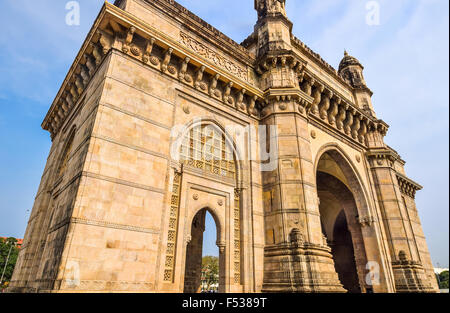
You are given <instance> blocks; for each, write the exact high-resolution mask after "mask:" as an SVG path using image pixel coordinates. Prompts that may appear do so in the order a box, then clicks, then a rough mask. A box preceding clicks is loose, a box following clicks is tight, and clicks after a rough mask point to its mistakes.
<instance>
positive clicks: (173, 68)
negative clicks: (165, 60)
mask: <svg viewBox="0 0 450 313" xmlns="http://www.w3.org/2000/svg"><path fill="white" fill-rule="evenodd" d="M167 70H168V71H169V73H170V74H172V75H175V74H176V73H177V69H176V68H175V66H172V65H169V66H168V67H167Z"/></svg>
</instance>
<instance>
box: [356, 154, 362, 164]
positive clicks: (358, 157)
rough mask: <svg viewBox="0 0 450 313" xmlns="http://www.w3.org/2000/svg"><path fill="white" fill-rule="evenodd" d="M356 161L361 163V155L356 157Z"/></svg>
mask: <svg viewBox="0 0 450 313" xmlns="http://www.w3.org/2000/svg"><path fill="white" fill-rule="evenodd" d="M356 161H357V162H358V163H359V162H361V157H360V156H359V155H357V156H356Z"/></svg>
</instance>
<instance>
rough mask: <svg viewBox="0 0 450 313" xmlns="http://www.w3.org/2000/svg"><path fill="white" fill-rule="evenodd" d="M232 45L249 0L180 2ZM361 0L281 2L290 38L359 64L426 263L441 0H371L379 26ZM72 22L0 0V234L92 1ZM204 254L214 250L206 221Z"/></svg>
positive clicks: (441, 111)
mask: <svg viewBox="0 0 450 313" xmlns="http://www.w3.org/2000/svg"><path fill="white" fill-rule="evenodd" d="M179 2H180V3H181V4H182V5H184V6H186V7H187V8H188V9H190V10H191V11H193V12H194V13H196V14H197V15H198V16H200V17H202V18H203V19H205V20H206V21H207V22H209V23H210V24H212V25H213V26H215V27H217V28H218V29H220V30H221V31H223V32H224V33H225V34H226V35H228V36H229V37H231V38H232V39H234V40H235V41H237V42H241V41H242V40H243V39H245V38H246V37H247V36H248V35H249V34H250V33H251V32H252V30H253V26H254V23H255V22H256V13H255V11H254V10H253V0H239V1H237V0H214V1H204V0H180V1H179ZM367 2H369V1H363V0H340V1H337V0H320V1H317V0H287V5H286V6H287V13H288V16H289V18H290V19H291V21H292V22H293V23H294V29H293V31H294V34H295V35H296V36H297V37H298V38H300V39H301V40H302V41H303V42H305V43H306V44H307V45H308V46H310V47H311V48H312V49H313V50H315V51H316V52H318V53H320V54H321V56H322V57H323V59H325V60H326V61H327V62H328V63H329V64H331V65H332V66H334V67H335V68H337V66H338V64H339V61H340V60H341V58H342V56H343V51H344V49H347V50H348V51H349V53H350V54H352V55H353V56H355V57H357V58H358V59H359V60H360V61H361V62H362V64H363V65H364V66H365V72H364V73H365V78H366V81H367V83H368V85H369V87H370V88H371V89H372V91H374V93H375V94H374V97H373V103H374V107H375V111H376V112H377V115H378V117H379V118H382V119H383V120H385V121H386V122H387V123H388V124H390V125H391V128H390V131H389V133H388V136H387V138H386V142H387V143H388V144H389V145H390V146H392V147H393V148H394V149H396V150H397V151H398V152H399V153H400V155H402V156H403V158H404V159H405V160H406V161H407V164H406V171H407V174H408V175H409V176H410V177H411V178H412V179H414V180H416V181H417V182H419V183H420V184H422V185H423V186H424V187H425V188H424V190H423V191H421V192H419V193H418V194H417V198H416V200H417V206H418V208H419V215H420V218H421V221H422V224H423V228H424V232H425V236H426V237H427V242H428V245H429V248H430V250H431V255H432V258H433V263H434V264H435V265H437V263H439V265H440V266H448V259H449V257H448V256H449V252H448V247H449V242H448V238H449V214H448V213H449V193H448V187H449V186H448V182H449V177H448V173H449V158H448V151H449V149H448V148H449V147H448V139H449V138H448V137H449V136H448V135H449V131H448V126H449V120H448V113H449V89H448V84H449V63H448V56H449V42H448V37H449V33H448V27H449V16H448V12H449V1H448V0H390V1H387V0H379V1H377V2H378V3H379V5H380V25H378V26H369V25H367V24H366V14H367V10H366V8H365V5H366V3H367ZM79 3H80V8H81V23H80V26H67V25H66V23H65V15H66V13H67V11H66V10H65V5H66V1H61V0H58V1H54V0H40V1H32V0H4V1H2V10H1V11H0V26H1V29H2V30H3V32H2V35H1V36H0V73H1V74H0V147H1V153H0V173H1V175H0V236H2V235H4V236H16V237H22V236H23V234H24V232H25V228H26V224H27V220H28V216H29V213H30V210H31V208H32V205H33V200H34V197H35V194H36V191H37V188H38V186H39V181H40V178H41V175H42V171H43V169H44V166H45V162H46V157H47V154H48V152H49V149H50V145H51V141H50V136H49V134H48V133H47V132H45V131H43V130H42V129H41V128H40V125H41V122H42V120H43V118H44V116H45V114H46V112H47V110H48V108H49V106H50V104H51V102H52V100H53V98H54V96H55V95H56V93H57V91H58V88H59V87H60V84H61V83H62V81H63V79H64V77H65V75H66V73H67V71H68V69H69V67H70V65H71V63H72V61H73V59H74V57H75V55H76V54H77V52H78V49H79V48H80V46H81V44H82V42H83V40H84V38H85V35H86V34H87V32H88V31H89V29H90V27H91V25H92V22H93V21H94V19H95V17H96V16H97V13H98V11H99V9H100V7H101V6H102V4H103V1H102V0H80V1H79ZM208 221H209V222H208V223H207V224H208V225H209V226H208V227H207V231H206V233H205V234H206V237H205V240H206V247H205V253H206V254H217V252H216V251H217V248H216V247H215V229H214V226H213V224H214V223H213V221H212V219H208Z"/></svg>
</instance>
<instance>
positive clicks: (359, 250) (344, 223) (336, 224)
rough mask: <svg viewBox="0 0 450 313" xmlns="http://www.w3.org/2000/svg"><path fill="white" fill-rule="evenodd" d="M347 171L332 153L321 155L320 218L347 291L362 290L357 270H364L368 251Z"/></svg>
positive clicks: (360, 278)
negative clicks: (364, 245) (363, 239)
mask: <svg viewBox="0 0 450 313" xmlns="http://www.w3.org/2000/svg"><path fill="white" fill-rule="evenodd" d="M344 172H345V171H344V170H343V169H342V168H341V167H340V166H339V165H338V163H337V162H336V161H335V160H334V158H333V157H332V155H330V154H327V153H325V154H324V155H323V156H322V158H321V160H320V162H319V165H318V171H317V192H318V196H319V200H320V204H319V211H320V220H321V224H322V232H323V235H324V236H325V237H326V239H327V244H328V246H329V247H330V248H331V250H332V254H333V260H334V265H335V269H336V272H337V274H338V276H339V280H340V281H341V283H342V285H343V286H344V288H345V289H346V290H347V291H348V292H350V293H360V292H362V288H361V286H363V287H364V284H363V283H362V279H363V278H362V277H360V276H361V275H358V272H361V273H362V272H363V267H364V264H365V253H364V248H363V246H362V245H361V244H362V237H361V230H360V228H359V226H358V223H357V219H358V210H357V205H356V201H355V197H354V194H353V192H352V191H351V187H350V186H349V183H348V181H349V180H348V178H347V176H346V175H345V174H344ZM358 267H359V271H358Z"/></svg>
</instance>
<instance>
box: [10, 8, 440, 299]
mask: <svg viewBox="0 0 450 313" xmlns="http://www.w3.org/2000/svg"><path fill="white" fill-rule="evenodd" d="M255 9H256V11H257V13H258V20H257V23H256V26H255V30H254V32H253V34H251V35H250V36H249V37H248V38H247V39H246V40H245V41H244V42H243V43H242V44H237V43H235V42H234V41H232V40H231V39H229V38H228V37H226V36H225V35H223V34H222V33H221V32H220V31H218V30H217V29H215V28H213V27H212V26H211V25H209V24H207V23H206V22H204V21H203V20H201V19H200V18H199V17H197V16H195V15H194V14H192V13H191V12H189V11H188V10H187V9H185V8H184V7H182V6H180V5H179V4H177V3H176V2H174V1H172V0H152V1H150V0H117V1H116V2H115V4H114V5H112V4H109V3H108V2H105V4H104V6H103V8H102V10H101V12H100V14H99V16H98V18H97V20H96V21H95V23H94V25H93V27H92V29H91V31H90V32H89V34H88V36H87V38H86V41H85V42H84V44H83V46H82V47H81V50H80V52H79V53H78V55H77V57H76V59H75V61H74V63H73V65H72V67H71V68H70V70H69V73H68V75H67V77H66V79H65V80H64V82H63V84H62V86H61V88H60V90H59V92H58V94H57V96H56V98H55V100H54V102H53V104H52V106H51V107H50V110H49V112H48V114H47V116H46V117H45V119H44V122H43V124H42V126H43V128H44V129H45V130H48V131H49V132H50V134H51V138H52V141H53V145H52V148H51V150H50V154H49V157H48V161H47V165H46V168H45V170H44V174H43V176H42V181H41V185H40V187H39V191H38V194H37V196H36V199H35V203H34V207H33V211H32V214H31V216H30V220H29V223H28V227H27V231H26V235H25V241H24V244H23V246H22V249H21V251H20V255H19V259H18V263H17V266H16V270H15V272H14V276H13V279H12V282H11V285H10V286H11V287H10V290H11V291H22V292H36V291H37V292H88V291H89V292H92V291H94V292H97V291H99V292H110V291H116V292H183V291H186V292H195V291H198V288H199V286H200V285H199V283H200V270H199V269H200V262H201V251H202V249H201V247H202V243H203V237H202V235H203V231H204V223H205V214H206V211H209V212H210V213H211V214H212V215H213V217H214V220H215V223H216V227H217V245H218V247H219V251H220V257H219V260H220V261H219V267H220V275H219V276H220V277H219V278H220V284H219V285H220V287H219V288H220V291H222V292H261V291H265V292H346V291H348V292H435V291H437V285H436V280H435V278H434V272H433V267H432V263H431V259H430V255H429V252H428V249H427V245H426V242H425V237H424V234H423V231H422V227H421V225H420V221H419V218H418V214H417V209H416V206H415V200H414V197H415V193H416V191H418V190H420V189H421V188H422V187H421V186H420V185H418V184H417V183H415V182H413V181H412V180H410V179H409V178H407V177H406V174H405V172H404V164H405V163H404V161H403V160H402V159H401V158H400V156H399V155H398V154H397V153H396V152H395V151H394V150H393V149H392V148H390V147H389V146H387V145H386V144H385V143H384V137H385V135H386V132H387V130H388V125H387V124H386V123H385V122H383V121H382V120H380V119H378V118H377V117H376V114H375V110H374V107H373V105H372V101H371V96H372V92H371V91H370V89H369V88H368V87H367V86H366V82H365V80H364V76H363V69H364V68H363V66H362V65H361V64H360V62H359V61H358V60H357V59H356V58H354V57H351V56H349V55H348V53H345V56H344V59H343V60H342V62H341V64H340V66H339V71H336V70H335V69H333V68H332V67H331V66H330V65H328V64H327V63H326V62H325V61H323V60H322V59H321V58H320V56H319V55H318V54H316V53H315V52H313V51H312V50H311V49H309V48H308V47H307V46H306V45H305V44H304V43H302V42H301V41H300V40H299V39H297V38H295V37H294V35H293V34H292V23H291V21H290V20H289V19H288V17H287V14H286V10H285V0H255ZM230 128H231V129H233V131H232V132H230V131H229V129H230Z"/></svg>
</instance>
